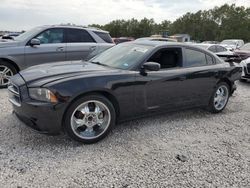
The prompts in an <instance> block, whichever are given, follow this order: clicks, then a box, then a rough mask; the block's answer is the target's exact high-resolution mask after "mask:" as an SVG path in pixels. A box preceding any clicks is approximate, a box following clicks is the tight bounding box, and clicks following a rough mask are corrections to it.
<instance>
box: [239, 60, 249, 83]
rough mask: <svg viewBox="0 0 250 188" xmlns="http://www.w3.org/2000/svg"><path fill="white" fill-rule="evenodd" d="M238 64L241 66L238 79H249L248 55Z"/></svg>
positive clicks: (243, 80)
mask: <svg viewBox="0 0 250 188" xmlns="http://www.w3.org/2000/svg"><path fill="white" fill-rule="evenodd" d="M240 64H241V66H242V68H243V69H242V76H241V79H240V81H242V82H246V81H248V80H250V57H249V58H247V59H245V60H243V61H242V62H241V63H240Z"/></svg>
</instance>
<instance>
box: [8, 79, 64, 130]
mask: <svg viewBox="0 0 250 188" xmlns="http://www.w3.org/2000/svg"><path fill="white" fill-rule="evenodd" d="M8 90H9V101H10V102H11V103H12V106H13V112H14V114H16V116H17V117H18V118H19V119H20V120H21V121H23V122H24V123H25V124H26V125H27V126H29V127H31V128H32V129H34V130H35V131H38V132H40V133H46V134H52V135H55V134H59V133H61V132H62V118H63V113H64V111H65V106H66V105H65V103H60V104H51V103H46V102H39V101H35V100H32V99H31V98H30V97H29V94H28V89H27V86H26V84H25V82H24V80H23V79H22V77H21V76H20V75H18V74H17V75H15V76H14V77H12V78H11V81H10V85H9V87H8Z"/></svg>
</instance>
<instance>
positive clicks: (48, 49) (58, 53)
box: [0, 26, 114, 88]
mask: <svg viewBox="0 0 250 188" xmlns="http://www.w3.org/2000/svg"><path fill="white" fill-rule="evenodd" d="M113 45H114V44H113V42H112V38H111V37H110V35H109V33H108V32H107V31H103V30H98V29H94V28H83V27H73V26H42V27H36V28H34V29H32V30H30V31H27V32H25V33H23V34H21V35H20V36H18V37H16V38H14V40H11V41H10V40H8V41H4V40H2V41H1V42H0V88H3V87H6V86H7V85H8V82H9V78H10V77H11V76H12V75H14V74H15V73H17V72H19V71H20V70H22V69H25V68H27V67H30V66H33V65H38V64H42V63H50V62H57V61H67V60H81V59H84V60H86V59H90V58H91V57H93V56H95V55H97V54H99V53H101V52H103V51H104V50H106V49H108V48H110V47H112V46H113Z"/></svg>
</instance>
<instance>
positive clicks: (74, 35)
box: [66, 29, 95, 43]
mask: <svg viewBox="0 0 250 188" xmlns="http://www.w3.org/2000/svg"><path fill="white" fill-rule="evenodd" d="M66 41H67V43H91V42H95V41H94V39H93V38H92V37H91V35H90V34H89V33H88V32H87V31H85V30H84V29H67V37H66Z"/></svg>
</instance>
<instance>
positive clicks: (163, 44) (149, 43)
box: [129, 40, 204, 50]
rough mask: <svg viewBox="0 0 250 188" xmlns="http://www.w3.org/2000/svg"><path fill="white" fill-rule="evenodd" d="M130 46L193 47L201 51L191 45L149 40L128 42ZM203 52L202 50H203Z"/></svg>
mask: <svg viewBox="0 0 250 188" xmlns="http://www.w3.org/2000/svg"><path fill="white" fill-rule="evenodd" d="M129 43H132V44H138V45H145V46H152V47H166V46H174V47H176V46H179V47H194V48H197V49H201V48H198V47H196V46H195V45H192V44H185V43H182V42H172V41H171V42H170V41H151V40H138V41H136V40H135V41H132V42H129ZM203 50H204V49H203Z"/></svg>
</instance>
